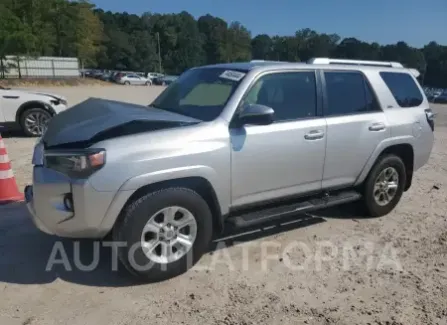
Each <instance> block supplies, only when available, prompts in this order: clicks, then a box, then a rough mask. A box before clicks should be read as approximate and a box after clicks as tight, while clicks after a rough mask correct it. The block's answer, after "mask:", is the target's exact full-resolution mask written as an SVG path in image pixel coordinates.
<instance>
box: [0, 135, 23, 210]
mask: <svg viewBox="0 0 447 325" xmlns="http://www.w3.org/2000/svg"><path fill="white" fill-rule="evenodd" d="M23 200H24V197H23V194H22V193H20V192H19V189H18V187H17V183H16V179H15V178H14V174H13V172H12V169H11V162H10V161H9V158H8V153H7V152H6V148H5V143H4V142H3V138H2V136H1V135H0V204H6V203H11V202H17V201H23Z"/></svg>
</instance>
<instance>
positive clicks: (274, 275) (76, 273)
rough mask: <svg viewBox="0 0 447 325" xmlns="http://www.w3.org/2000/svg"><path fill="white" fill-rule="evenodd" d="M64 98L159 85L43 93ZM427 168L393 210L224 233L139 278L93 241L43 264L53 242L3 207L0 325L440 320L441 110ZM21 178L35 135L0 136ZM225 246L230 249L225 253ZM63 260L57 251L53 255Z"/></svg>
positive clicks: (144, 91) (324, 215)
mask: <svg viewBox="0 0 447 325" xmlns="http://www.w3.org/2000/svg"><path fill="white" fill-rule="evenodd" d="M47 90H48V91H52V92H54V93H59V94H62V95H65V96H67V97H68V99H69V101H70V103H71V104H75V103H77V102H80V101H82V100H83V99H86V98H88V97H103V98H110V99H120V100H125V101H131V102H135V103H142V104H146V103H148V102H150V100H151V99H152V98H153V97H154V96H155V95H156V93H158V92H159V91H160V90H161V88H159V87H151V88H146V87H119V86H109V87H89V88H85V87H73V88H62V87H61V88H57V89H47ZM435 110H436V111H437V112H438V113H439V115H438V118H437V125H436V131H435V135H436V142H435V146H434V149H433V152H432V156H431V159H430V161H429V163H428V164H427V165H426V166H424V167H423V168H422V169H421V170H419V171H418V172H417V174H415V177H414V180H413V186H412V188H411V189H410V190H409V191H408V192H406V193H405V194H404V196H403V199H402V201H401V203H400V204H399V205H398V207H397V208H396V209H395V211H393V212H392V213H391V214H389V215H388V216H385V217H382V218H376V219H362V218H360V217H359V216H358V215H357V213H356V206H355V205H350V206H346V207H339V208H337V209H331V210H328V211H322V212H319V213H316V214H314V215H312V216H311V215H307V216H302V217H300V218H299V219H295V220H293V221H294V222H292V221H290V223H288V224H283V225H280V226H274V225H271V226H270V227H266V228H263V229H258V230H255V232H253V233H251V234H245V235H244V234H230V235H233V236H236V235H240V236H239V237H237V238H236V239H233V240H226V239H225V238H221V239H220V240H219V241H218V242H217V243H216V245H215V246H216V247H215V249H213V250H211V251H210V253H209V254H207V255H206V256H204V257H203V258H202V260H201V261H200V263H199V264H198V265H197V266H196V267H195V268H194V269H193V270H191V271H189V272H188V273H186V274H184V275H182V276H180V277H177V278H175V279H172V280H169V281H165V282H162V283H157V284H135V283H132V282H131V280H130V279H129V278H127V277H126V276H125V273H122V272H121V271H119V272H112V271H110V269H111V267H110V266H111V263H112V262H113V259H112V258H111V257H110V253H109V250H107V249H106V248H101V249H100V250H99V253H100V263H99V266H98V267H97V268H95V269H94V270H93V271H90V272H87V271H81V270H78V269H76V268H75V267H74V265H75V263H76V261H77V260H79V259H80V260H81V261H82V262H83V263H84V264H89V263H90V262H91V261H92V256H93V248H94V247H95V245H96V244H95V243H93V242H91V241H81V242H80V247H81V250H80V251H81V253H80V254H77V252H78V250H76V249H75V248H74V245H75V242H73V241H70V240H63V241H62V242H61V243H62V245H63V248H64V252H65V253H66V254H67V256H68V260H69V261H70V262H69V263H70V265H69V266H72V268H73V270H72V271H67V270H66V269H65V268H64V266H63V265H57V266H56V267H54V268H52V269H51V270H49V271H45V268H46V266H47V262H48V260H49V257H50V254H51V252H52V249H53V247H54V245H55V244H56V243H59V239H58V238H55V237H52V236H47V235H45V234H42V233H40V232H39V231H38V230H36V229H35V227H34V226H33V225H32V224H31V222H30V220H29V219H28V214H27V212H26V209H25V207H24V206H23V205H22V204H13V205H8V206H2V207H0V234H1V238H0V254H1V259H0V291H1V296H2V299H0V324H1V325H9V324H27V325H30V324H31V325H37V324H39V325H40V324H61V325H62V324H79V325H81V324H96V325H106V324H117V325H118V324H120V325H121V324H122V325H124V324H126V325H127V324H132V325H133V324H135V325H137V324H149V323H153V324H216V325H217V324H219V325H224V324H225V325H230V324H231V325H233V324H234V325H242V324H247V325H248V324H349V325H352V324H382V325H385V324H394V325H397V324H403V325H408V324H417V325H420V324H447V265H446V264H447V214H446V209H447V195H446V194H447V162H446V160H447V107H445V106H444V107H442V106H436V107H435ZM5 142H6V145H7V148H8V153H9V156H10V158H11V160H12V164H13V169H14V172H15V175H16V179H17V182H18V184H19V186H20V187H21V188H22V187H23V186H24V185H25V184H26V183H28V182H30V181H31V167H30V159H31V154H32V146H33V143H34V142H35V140H34V139H28V138H23V137H17V136H11V135H10V136H9V137H8V138H6V139H5ZM223 247H226V249H221V248H223ZM58 256H60V255H58Z"/></svg>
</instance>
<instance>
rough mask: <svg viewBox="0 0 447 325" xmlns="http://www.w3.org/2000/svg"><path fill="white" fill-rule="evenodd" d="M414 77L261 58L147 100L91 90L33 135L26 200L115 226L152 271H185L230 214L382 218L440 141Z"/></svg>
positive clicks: (259, 218) (41, 221) (75, 231)
mask: <svg viewBox="0 0 447 325" xmlns="http://www.w3.org/2000/svg"><path fill="white" fill-rule="evenodd" d="M417 76H418V72H417V71H416V70H414V69H407V68H404V67H403V66H402V65H401V64H399V63H396V62H369V61H368V62H367V61H352V60H335V59H329V58H316V59H313V60H311V61H309V62H307V63H286V62H267V61H252V62H248V63H232V64H218V65H212V66H205V67H198V68H193V69H190V70H188V71H186V72H185V73H184V74H183V75H182V76H181V77H180V78H179V79H178V80H176V81H175V82H174V83H173V84H171V85H170V86H169V87H168V88H167V89H166V90H164V91H163V92H162V93H161V94H160V95H159V96H158V97H157V98H156V99H155V100H154V101H153V103H152V104H150V105H149V106H139V105H133V104H127V103H121V102H116V101H108V100H103V99H96V98H90V99H88V100H86V101H85V102H83V103H80V104H78V105H76V106H74V107H72V108H70V109H68V110H66V111H64V112H62V113H60V114H58V115H56V116H54V117H53V119H52V120H51V121H50V123H49V125H48V128H47V130H46V132H45V134H44V135H43V136H42V138H41V139H40V140H39V141H38V143H37V144H36V146H35V149H34V156H33V165H34V171H33V185H32V186H27V187H26V188H25V196H26V200H27V205H28V207H29V210H30V212H31V214H32V219H33V221H34V223H35V224H36V226H37V227H38V228H39V229H41V230H42V231H44V232H46V233H49V234H55V235H58V236H63V237H72V238H77V237H79V238H86V237H88V238H103V237H105V236H106V235H109V234H110V236H111V237H112V238H113V240H114V241H118V242H121V243H124V244H125V245H120V247H119V248H118V256H119V258H120V261H121V262H122V264H123V265H124V266H125V267H126V268H127V269H128V270H129V271H130V272H131V273H133V274H134V275H136V276H139V277H142V278H144V279H145V280H147V281H158V280H162V279H167V278H170V277H173V276H176V275H178V274H181V273H183V272H185V271H186V270H187V269H188V268H189V267H191V266H192V265H194V263H196V262H197V261H198V260H199V258H200V257H201V256H202V255H203V254H204V253H205V252H206V251H207V249H208V248H209V244H210V242H211V240H212V236H213V234H214V233H216V232H218V231H222V229H223V228H224V226H225V225H229V224H231V225H232V226H234V227H245V226H251V225H255V224H257V223H262V222H265V221H269V220H273V219H277V218H282V217H284V216H290V215H292V214H299V213H304V212H308V211H311V210H316V209H321V208H326V207H329V206H333V205H337V204H342V203H347V202H353V201H362V202H363V205H364V207H365V211H367V213H368V214H369V215H371V216H382V215H385V214H387V213H389V212H390V211H391V210H393V208H394V207H395V206H396V205H397V203H398V202H399V200H400V199H401V196H402V194H403V192H404V191H406V190H408V189H409V187H410V185H411V181H412V178H413V173H414V171H416V170H417V169H418V168H420V167H421V166H422V165H424V164H425V163H426V162H427V160H428V159H429V156H430V152H431V149H432V146H433V141H434V133H433V132H434V116H433V113H432V111H431V109H430V108H429V104H428V102H427V99H426V97H425V95H424V92H423V91H422V89H421V87H420V85H419V83H418V81H417V79H416V77H417ZM146 265H150V267H144V268H143V267H140V266H146Z"/></svg>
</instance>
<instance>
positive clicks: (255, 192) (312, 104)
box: [230, 71, 326, 207]
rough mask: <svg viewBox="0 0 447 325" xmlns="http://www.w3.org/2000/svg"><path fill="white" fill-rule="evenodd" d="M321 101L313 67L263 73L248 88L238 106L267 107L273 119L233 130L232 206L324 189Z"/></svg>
mask: <svg viewBox="0 0 447 325" xmlns="http://www.w3.org/2000/svg"><path fill="white" fill-rule="evenodd" d="M317 102H318V104H319V103H320V101H319V100H317V86H316V77H315V71H294V72H281V73H270V74H265V75H263V76H261V77H259V79H258V80H257V81H256V82H255V83H254V85H253V86H252V87H251V88H250V89H249V91H248V92H247V94H246V96H245V97H244V100H243V101H242V103H241V105H240V107H242V105H244V104H246V103H251V104H254V103H256V104H262V105H265V106H269V107H271V108H273V109H274V111H275V121H274V123H272V124H270V125H244V126H242V127H238V128H232V129H230V135H231V142H232V157H231V168H232V170H231V176H232V178H231V179H232V187H231V188H232V206H233V207H238V206H242V205H246V204H253V203H257V202H264V201H266V200H270V199H275V198H280V197H285V196H290V195H296V194H302V193H308V192H312V191H319V190H320V189H321V181H322V176H323V165H324V155H325V146H326V121H325V119H324V118H322V117H318V116H317ZM236 114H237V113H236Z"/></svg>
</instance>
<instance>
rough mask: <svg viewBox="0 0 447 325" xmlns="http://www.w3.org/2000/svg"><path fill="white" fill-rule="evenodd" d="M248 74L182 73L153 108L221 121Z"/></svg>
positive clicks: (223, 71)
mask: <svg viewBox="0 0 447 325" xmlns="http://www.w3.org/2000/svg"><path fill="white" fill-rule="evenodd" d="M246 73H247V71H244V70H229V69H224V68H198V69H192V70H189V71H187V72H185V73H184V74H182V75H181V76H180V77H179V78H178V79H177V80H176V81H174V82H173V83H172V84H171V85H170V86H169V87H168V88H167V89H166V90H165V91H163V92H162V93H161V94H160V95H159V96H158V97H157V98H156V99H155V100H154V102H153V103H152V104H151V105H150V106H152V107H155V108H159V109H163V110H166V111H170V112H174V113H179V114H182V115H186V116H189V117H193V118H196V119H199V120H202V121H212V120H214V119H215V118H217V117H218V116H219V115H220V113H221V112H222V110H223V109H224V107H225V105H226V103H227V102H228V100H229V99H230V97H231V95H232V94H233V92H234V91H235V90H236V88H237V87H238V86H239V84H240V82H241V81H242V80H243V79H244V77H245V74H246Z"/></svg>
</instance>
